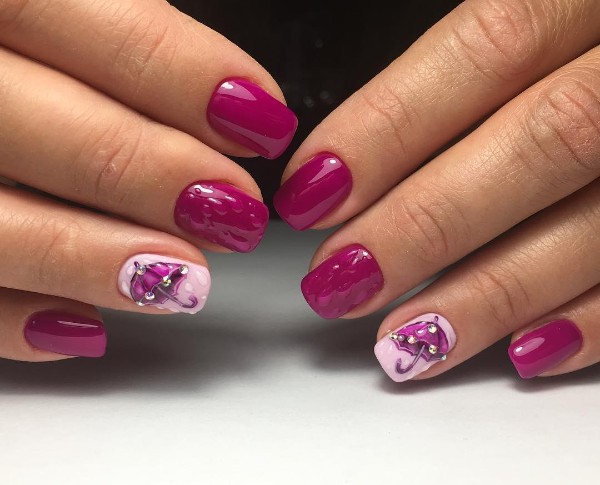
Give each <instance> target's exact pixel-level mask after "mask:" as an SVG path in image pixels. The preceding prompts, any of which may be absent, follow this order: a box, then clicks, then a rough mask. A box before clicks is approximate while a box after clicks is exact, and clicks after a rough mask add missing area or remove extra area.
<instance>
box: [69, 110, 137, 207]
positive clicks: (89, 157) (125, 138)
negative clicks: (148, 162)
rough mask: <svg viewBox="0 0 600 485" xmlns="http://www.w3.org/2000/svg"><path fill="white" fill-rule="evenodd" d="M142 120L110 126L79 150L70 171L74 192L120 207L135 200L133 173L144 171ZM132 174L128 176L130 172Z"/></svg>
mask: <svg viewBox="0 0 600 485" xmlns="http://www.w3.org/2000/svg"><path fill="white" fill-rule="evenodd" d="M144 140H145V134H144V128H143V127H142V124H141V123H136V122H133V123H131V122H127V123H123V124H122V125H121V126H118V125H115V126H111V127H110V128H109V129H107V130H105V131H104V132H102V133H100V134H99V135H98V136H97V137H95V139H93V140H92V141H91V142H88V143H87V144H86V146H84V148H83V149H82V150H81V151H80V153H79V156H78V157H77V159H75V160H74V161H73V165H74V170H73V171H72V173H73V177H74V179H75V180H74V182H73V185H74V187H75V191H76V192H82V191H83V192H85V193H87V194H88V195H87V196H86V199H90V200H92V201H94V203H95V204H96V205H97V206H98V207H102V208H108V209H113V208H119V207H122V206H129V204H131V203H134V200H133V199H132V198H133V197H135V192H136V191H135V190H129V189H128V188H127V187H129V186H130V185H131V182H132V180H131V177H135V176H134V175H133V174H142V173H144V172H143V170H144V168H143V164H144V161H145V159H146V155H145V154H146V150H147V144H146V143H145V142H144ZM130 174H131V175H130Z"/></svg>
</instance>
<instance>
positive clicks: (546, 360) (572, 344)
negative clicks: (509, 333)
mask: <svg viewBox="0 0 600 485" xmlns="http://www.w3.org/2000/svg"><path fill="white" fill-rule="evenodd" d="M582 342H583V338H582V336H581V332H580V331H579V329H578V328H577V326H576V325H575V324H574V323H573V322H571V321H570V320H555V321H553V322H550V323H547V324H546V325H544V326H542V327H540V328H536V329H535V330H532V331H531V332H529V333H526V334H525V335H523V336H522V337H521V338H519V339H517V340H515V341H514V342H513V343H512V344H511V345H510V347H509V349H508V355H509V357H510V359H511V360H512V363H513V364H514V366H515V367H516V369H517V372H518V373H519V375H520V376H521V377H522V378H523V379H530V378H532V377H535V376H538V375H540V374H543V373H544V372H546V371H549V370H551V369H553V368H555V367H556V366H558V365H559V364H560V363H561V362H563V361H564V360H566V359H568V358H569V357H571V356H572V355H574V354H576V353H577V352H578V351H579V349H580V348H581V344H582Z"/></svg>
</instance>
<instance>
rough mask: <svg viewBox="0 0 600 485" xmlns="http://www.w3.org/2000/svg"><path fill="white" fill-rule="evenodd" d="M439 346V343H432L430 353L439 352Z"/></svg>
mask: <svg viewBox="0 0 600 485" xmlns="http://www.w3.org/2000/svg"><path fill="white" fill-rule="evenodd" d="M437 351H438V348H437V345H430V346H429V353H430V354H437Z"/></svg>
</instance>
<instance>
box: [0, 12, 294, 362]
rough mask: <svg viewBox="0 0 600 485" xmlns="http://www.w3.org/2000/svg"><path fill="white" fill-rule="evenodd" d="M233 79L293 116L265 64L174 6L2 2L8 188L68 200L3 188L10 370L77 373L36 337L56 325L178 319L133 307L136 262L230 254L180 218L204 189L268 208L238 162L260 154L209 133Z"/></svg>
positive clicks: (1, 93)
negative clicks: (221, 87)
mask: <svg viewBox="0 0 600 485" xmlns="http://www.w3.org/2000/svg"><path fill="white" fill-rule="evenodd" d="M229 77H236V78H244V79H248V80H250V81H252V82H254V83H256V84H258V85H259V86H261V87H262V88H263V89H265V90H266V91H267V92H269V93H270V94H271V95H272V96H274V97H275V98H278V99H279V100H281V101H283V95H282V93H281V91H280V89H279V87H278V86H277V84H276V83H275V81H274V80H273V79H272V78H271V76H270V75H269V74H268V73H267V72H266V71H265V70H264V69H263V68H262V67H261V66H260V65H258V64H257V63H256V62H255V61H254V60H253V59H252V58H251V57H250V56H248V55H247V54H246V53H244V52H243V51H242V50H241V49H239V48H238V47H237V46H235V45H234V44H232V43H231V42H229V41H228V40H226V39H225V38H223V37H222V36H221V35H219V34H217V33H216V32H214V31H212V30H210V29H209V28H207V27H205V26H203V25H201V24H199V23H198V22H196V21H194V20H193V19H191V18H189V17H187V16H186V15H184V14H182V13H180V12H178V11H177V10H175V9H174V8H172V7H171V6H170V5H169V4H168V3H167V2H165V1H162V0H108V1H102V2H98V1H95V0H47V1H46V0H36V1H35V2H30V1H26V0H0V106H1V108H0V124H1V125H2V130H0V177H3V178H5V179H8V180H12V181H16V182H19V183H20V184H23V185H25V186H29V187H32V188H34V189H37V190H40V191H42V192H46V193H48V194H51V195H52V196H57V197H60V198H61V199H63V200H64V201H52V200H50V199H49V198H48V197H46V196H43V195H32V194H31V193H28V191H27V190H25V189H23V188H13V187H8V186H4V185H0V207H1V209H0V229H1V232H2V234H3V237H2V238H1V239H2V241H1V242H0V266H1V267H2V268H3V271H2V276H1V277H0V287H3V288H0V308H2V312H3V313H2V323H1V325H0V335H2V338H0V357H5V358H10V359H18V360H30V361H43V360H54V359H61V358H64V356H59V355H56V354H52V353H49V352H42V351H39V350H37V349H33V348H32V347H31V346H30V345H29V344H28V343H27V342H26V341H25V339H24V337H23V328H24V325H25V323H26V320H27V318H28V316H29V315H31V314H33V313H35V312H37V311H39V310H42V309H46V310H52V309H60V310H61V311H64V312H67V313H74V314H76V315H82V316H87V317H91V318H96V319H98V320H100V315H99V314H98V312H97V310H96V309H95V308H94V306H93V305H101V306H104V307H108V308H114V309H121V310H128V311H140V312H144V313H164V312H161V311H160V310H157V309H156V308H153V307H144V308H140V307H137V306H136V305H134V304H133V302H131V301H129V300H128V299H127V298H125V297H124V296H123V295H121V294H120V293H119V291H118V289H117V286H116V281H117V274H118V272H119V269H120V268H121V265H122V264H123V263H124V262H125V261H126V260H127V259H128V258H129V257H131V256H132V255H134V254H139V253H151V254H160V255H164V256H167V257H168V256H172V257H176V258H181V259H184V260H186V261H190V262H192V263H197V264H201V265H206V259H205V258H204V256H203V254H202V252H201V251H200V250H199V249H198V248H201V249H210V250H217V251H225V250H224V248H221V247H219V246H216V245H215V244H212V243H208V242H207V241H204V240H200V239H198V238H195V237H192V236H190V235H189V234H186V233H183V232H182V231H181V230H180V229H179V228H178V227H177V226H176V225H175V224H174V222H173V215H172V214H173V207H174V204H175V200H176V199H177V196H178V195H179V193H180V192H181V190H183V188H184V187H186V186H187V185H188V184H190V183H192V182H194V181H197V180H216V181H221V182H225V183H229V184H231V185H234V186H235V187H237V188H238V189H240V190H242V191H244V192H246V193H247V194H248V195H250V196H251V197H254V198H256V199H259V200H261V194H260V190H259V188H258V187H257V185H256V183H255V182H254V180H253V179H252V178H251V176H250V175H249V174H248V173H247V172H245V171H244V170H243V169H242V168H241V167H239V166H238V165H237V164H235V163H234V162H233V161H231V160H230V159H229V158H227V156H226V155H235V156H254V155H255V154H253V153H251V152H249V151H248V150H247V149H245V148H244V147H241V146H238V145H237V144H235V143H233V142H231V141H229V140H227V139H225V138H223V137H222V136H221V135H219V134H218V133H216V132H214V131H213V130H212V129H211V127H210V126H209V124H208V123H207V122H206V121H205V120H206V107H207V104H208V102H209V100H210V98H211V96H212V93H213V91H214V89H215V87H216V86H217V85H218V83H219V82H220V81H222V80H223V79H225V78H229ZM222 154H224V155H222ZM69 202H73V203H77V204H79V205H83V206H87V207H88V208H91V209H94V210H93V211H90V210H87V209H85V208H82V207H79V206H76V205H73V204H70V203H69ZM98 255H102V257H98ZM91 267H93V268H94V272H91V271H89V268H91ZM4 288H10V289H4Z"/></svg>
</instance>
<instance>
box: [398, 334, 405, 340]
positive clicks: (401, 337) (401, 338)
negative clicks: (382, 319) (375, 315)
mask: <svg viewBox="0 0 600 485" xmlns="http://www.w3.org/2000/svg"><path fill="white" fill-rule="evenodd" d="M398 340H400V342H404V341H405V340H406V337H405V336H404V335H401V334H400V335H398Z"/></svg>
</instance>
